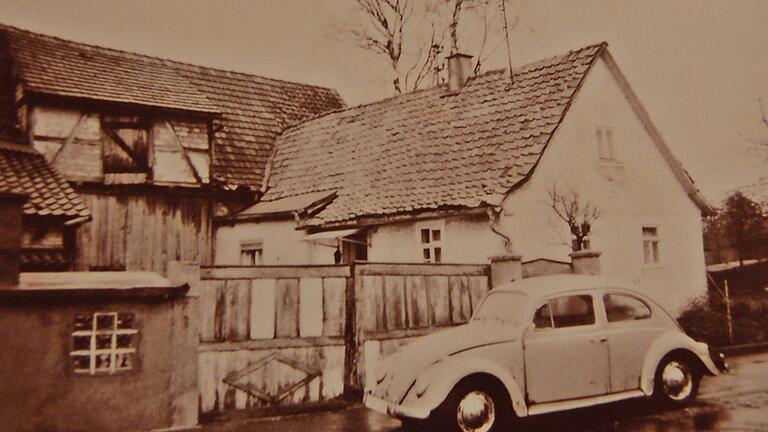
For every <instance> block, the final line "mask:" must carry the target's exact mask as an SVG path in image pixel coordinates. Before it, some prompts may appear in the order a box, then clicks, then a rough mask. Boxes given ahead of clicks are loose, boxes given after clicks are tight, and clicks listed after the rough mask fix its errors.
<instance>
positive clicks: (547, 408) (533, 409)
mask: <svg viewBox="0 0 768 432" xmlns="http://www.w3.org/2000/svg"><path fill="white" fill-rule="evenodd" d="M643 396H645V393H643V391H642V390H630V391H625V392H620V393H611V394H607V395H600V396H592V397H588V398H582V399H571V400H565V401H558V402H548V403H542V404H536V405H531V406H530V407H528V415H529V416H531V415H538V414H547V413H551V412H556V411H567V410H572V409H576V408H584V407H588V406H593V405H602V404H606V403H611V402H618V401H620V400H625V399H633V398H639V397H643Z"/></svg>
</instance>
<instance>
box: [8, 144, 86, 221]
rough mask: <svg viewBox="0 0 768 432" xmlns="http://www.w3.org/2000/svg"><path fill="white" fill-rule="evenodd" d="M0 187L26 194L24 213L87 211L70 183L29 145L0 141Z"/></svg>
mask: <svg viewBox="0 0 768 432" xmlns="http://www.w3.org/2000/svg"><path fill="white" fill-rule="evenodd" d="M0 191H1V192H14V193H21V194H25V195H27V196H28V199H27V202H26V203H25V204H24V214H28V215H39V216H46V215H54V216H65V217H68V218H77V217H86V216H89V215H90V213H89V212H88V209H87V208H86V206H85V204H84V203H83V201H82V200H80V197H79V196H78V195H77V193H76V192H75V191H74V189H72V187H71V186H70V185H69V183H67V182H66V181H65V180H64V179H63V178H62V177H61V176H60V175H59V173H57V172H56V171H55V170H54V169H53V168H51V166H50V165H48V163H47V162H46V161H45V158H44V157H43V155H42V154H40V153H38V152H37V151H36V150H34V149H33V148H32V147H30V146H28V145H24V144H14V143H10V142H7V141H0Z"/></svg>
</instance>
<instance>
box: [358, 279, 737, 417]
mask: <svg viewBox="0 0 768 432" xmlns="http://www.w3.org/2000/svg"><path fill="white" fill-rule="evenodd" d="M725 368H726V364H725V361H724V359H723V357H722V355H715V354H713V353H711V352H710V350H709V348H708V346H707V345H706V344H704V343H701V342H696V341H694V340H693V339H691V338H690V337H688V336H687V335H686V334H685V333H684V332H683V331H682V329H681V328H680V327H679V325H678V324H677V322H676V321H675V319H674V318H672V316H671V315H670V314H669V313H668V312H666V311H665V310H664V309H662V307H661V306H659V305H658V304H657V303H656V302H654V301H653V300H651V299H650V298H648V297H647V296H645V295H643V294H640V293H637V292H634V291H630V290H626V289H622V288H620V287H618V286H616V285H615V284H612V283H610V282H608V281H606V280H605V279H603V278H601V277H597V276H580V275H558V276H543V277H535V278H530V279H523V280H521V281H517V282H513V283H511V284H508V285H504V286H502V287H498V288H495V289H493V290H492V291H490V292H489V293H488V294H487V295H486V297H485V298H484V299H483V301H482V302H481V304H480V307H479V308H478V309H477V311H476V312H475V314H474V316H473V317H472V319H471V320H470V321H469V323H467V324H465V325H462V326H458V327H454V328H451V329H448V330H444V331H440V332H436V333H432V334H430V335H427V336H424V337H422V338H420V339H418V340H417V341H415V342H414V343H412V344H410V345H408V346H406V347H405V348H404V349H402V350H401V351H400V352H398V353H396V354H394V355H392V356H390V357H389V358H387V359H386V360H384V362H383V364H382V367H381V368H379V371H378V372H377V374H376V377H375V378H376V379H375V382H376V384H375V385H374V386H373V387H371V388H366V390H365V396H364V403H365V405H366V406H367V407H369V408H370V409H373V410H376V411H379V412H382V413H385V414H389V415H392V416H395V417H398V418H400V419H403V420H408V419H414V420H417V419H429V420H430V421H431V422H434V423H433V424H432V425H431V427H439V428H440V429H444V430H456V431H480V432H487V431H495V430H498V429H499V428H500V427H501V425H503V424H505V423H507V422H508V421H510V420H512V419H513V418H515V417H525V416H530V415H536V414H543V413H550V412H555V411H563V410H569V409H573V408H579V407H585V406H590V405H597V404H602V403H608V402H614V401H619V400H623V399H629V398H636V397H649V396H653V397H655V398H657V399H658V400H660V401H663V402H666V403H671V404H684V403H686V402H689V401H691V400H692V399H694V398H695V397H696V393H697V391H698V387H699V381H700V379H701V377H702V376H703V375H705V374H706V375H717V374H718V373H719V372H720V371H722V370H725Z"/></svg>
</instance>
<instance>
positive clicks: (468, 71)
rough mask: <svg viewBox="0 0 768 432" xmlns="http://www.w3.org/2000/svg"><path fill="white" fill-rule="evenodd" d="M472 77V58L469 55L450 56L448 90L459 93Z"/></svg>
mask: <svg viewBox="0 0 768 432" xmlns="http://www.w3.org/2000/svg"><path fill="white" fill-rule="evenodd" d="M470 75H472V56H471V55H467V54H460V53H456V54H451V55H450V56H448V90H449V91H450V92H451V93H458V92H460V91H461V88H462V87H464V83H466V82H467V78H469V77H470Z"/></svg>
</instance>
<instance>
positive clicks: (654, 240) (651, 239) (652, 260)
mask: <svg viewBox="0 0 768 432" xmlns="http://www.w3.org/2000/svg"><path fill="white" fill-rule="evenodd" d="M643 261H644V262H645V264H646V265H655V264H659V263H660V262H661V258H660V257H659V229H658V228H657V227H653V226H644V227H643Z"/></svg>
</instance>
